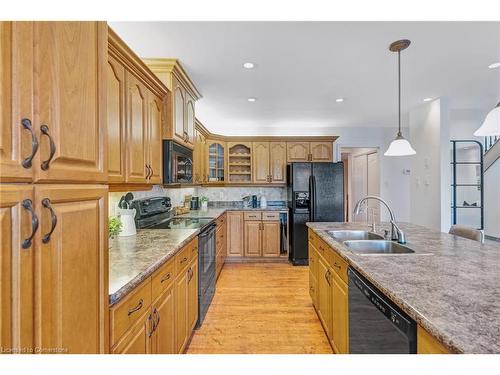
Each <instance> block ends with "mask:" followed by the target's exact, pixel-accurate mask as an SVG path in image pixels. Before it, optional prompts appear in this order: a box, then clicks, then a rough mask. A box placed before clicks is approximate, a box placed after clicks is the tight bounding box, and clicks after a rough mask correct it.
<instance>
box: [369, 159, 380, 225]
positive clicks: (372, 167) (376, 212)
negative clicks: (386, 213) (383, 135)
mask: <svg viewBox="0 0 500 375" xmlns="http://www.w3.org/2000/svg"><path fill="white" fill-rule="evenodd" d="M366 169H367V184H366V185H367V189H366V190H367V195H375V196H379V195H380V172H379V166H378V153H377V152H374V153H371V154H368V155H367V156H366ZM367 204H368V215H369V217H368V219H369V220H370V222H371V221H372V220H375V222H376V223H379V222H380V202H378V201H376V200H374V199H370V200H369V201H367ZM372 215H373V218H372Z"/></svg>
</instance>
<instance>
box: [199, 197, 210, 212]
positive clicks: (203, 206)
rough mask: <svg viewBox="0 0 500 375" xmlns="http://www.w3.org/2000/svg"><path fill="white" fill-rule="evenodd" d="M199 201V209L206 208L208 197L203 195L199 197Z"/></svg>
mask: <svg viewBox="0 0 500 375" xmlns="http://www.w3.org/2000/svg"><path fill="white" fill-rule="evenodd" d="M200 202H201V209H202V210H205V211H206V210H208V198H207V197H205V196H203V197H201V198H200Z"/></svg>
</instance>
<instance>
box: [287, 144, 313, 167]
mask: <svg viewBox="0 0 500 375" xmlns="http://www.w3.org/2000/svg"><path fill="white" fill-rule="evenodd" d="M286 155H287V162H288V163H294V162H304V161H310V160H309V155H310V152H309V142H287V143H286Z"/></svg>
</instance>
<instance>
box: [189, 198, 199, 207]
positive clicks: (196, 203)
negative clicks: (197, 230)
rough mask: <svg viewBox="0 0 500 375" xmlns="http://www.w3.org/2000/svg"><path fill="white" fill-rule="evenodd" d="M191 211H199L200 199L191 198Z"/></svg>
mask: <svg viewBox="0 0 500 375" xmlns="http://www.w3.org/2000/svg"><path fill="white" fill-rule="evenodd" d="M190 208H191V210H199V209H200V197H191V207H190Z"/></svg>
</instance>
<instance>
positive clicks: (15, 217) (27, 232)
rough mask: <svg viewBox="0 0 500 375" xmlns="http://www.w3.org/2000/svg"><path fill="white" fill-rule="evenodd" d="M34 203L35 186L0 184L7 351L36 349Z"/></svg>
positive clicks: (0, 284) (0, 294) (1, 297)
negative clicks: (34, 343)
mask: <svg viewBox="0 0 500 375" xmlns="http://www.w3.org/2000/svg"><path fill="white" fill-rule="evenodd" d="M34 204H35V203H34V199H33V186H32V185H15V184H12V185H9V184H0V238H1V239H2V240H1V241H0V346H1V347H2V348H5V349H6V350H8V349H12V350H15V351H20V352H22V351H21V350H23V349H24V350H29V349H30V348H33V338H34V331H33V281H34V277H33V259H34V256H35V245H34V242H33V241H32V240H31V236H32V234H33V233H35V232H36V230H37V227H38V225H37V222H36V221H35V222H33V219H34V218H36V214H34V213H33V212H32V210H34ZM30 211H31V212H30Z"/></svg>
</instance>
